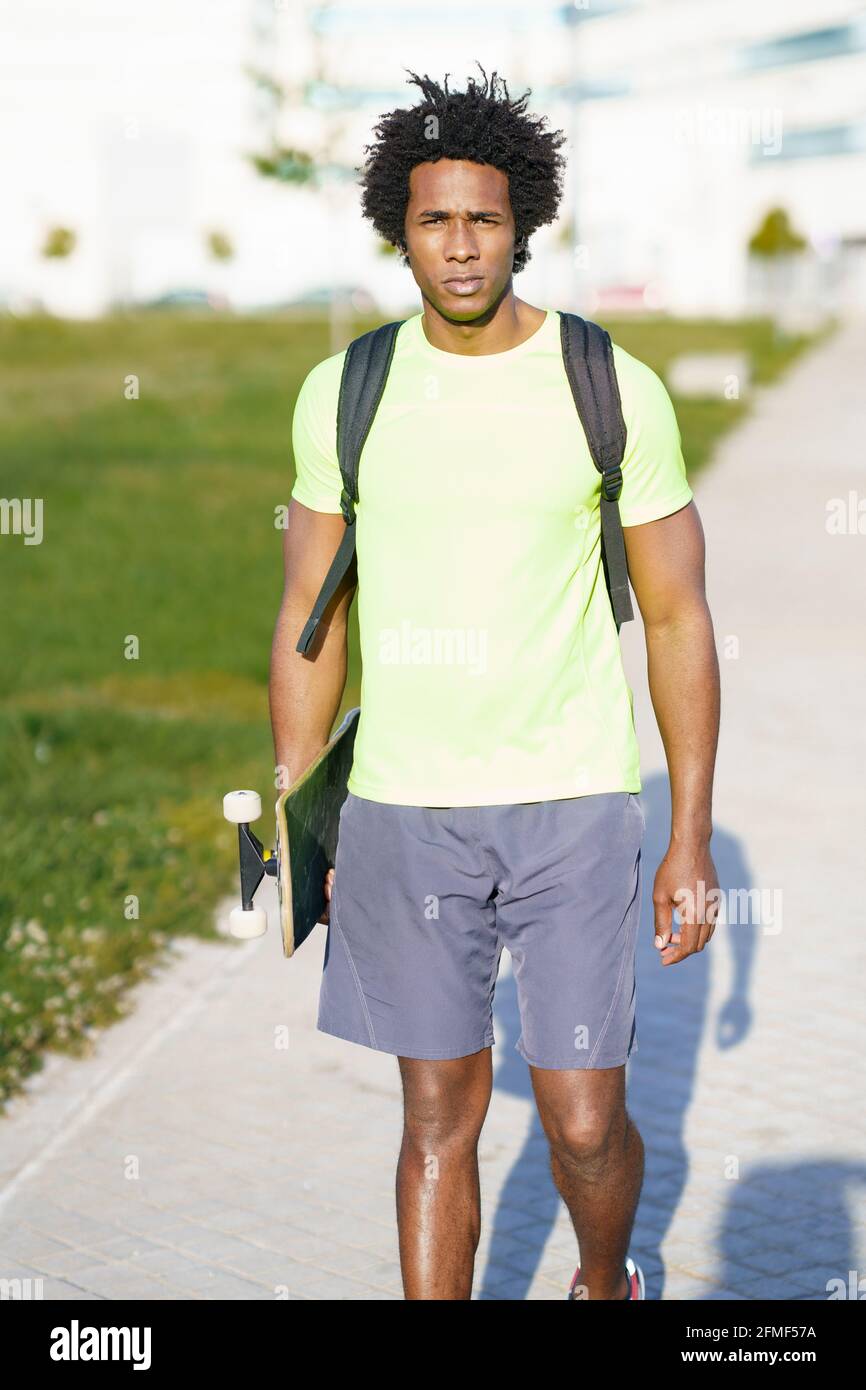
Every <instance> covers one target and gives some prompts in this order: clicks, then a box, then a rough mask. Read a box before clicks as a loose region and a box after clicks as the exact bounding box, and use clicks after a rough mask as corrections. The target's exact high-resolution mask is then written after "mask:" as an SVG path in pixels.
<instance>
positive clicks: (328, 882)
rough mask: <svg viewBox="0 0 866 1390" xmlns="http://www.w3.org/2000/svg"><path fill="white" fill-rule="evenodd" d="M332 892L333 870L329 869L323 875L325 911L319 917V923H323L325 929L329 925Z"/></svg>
mask: <svg viewBox="0 0 866 1390" xmlns="http://www.w3.org/2000/svg"><path fill="white" fill-rule="evenodd" d="M333 891H334V870H333V869H329V870H328V872H327V873H326V874H325V910H324V912H323V913H322V915H321V917H320V918H319V921H320V922H323V923H324V925H325V926H326V927H327V926H328V924H329V922H330V914H331V894H332V893H333Z"/></svg>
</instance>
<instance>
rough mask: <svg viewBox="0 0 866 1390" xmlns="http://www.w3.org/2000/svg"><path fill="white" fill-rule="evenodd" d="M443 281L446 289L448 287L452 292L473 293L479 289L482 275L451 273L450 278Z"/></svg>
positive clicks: (482, 279) (481, 283)
mask: <svg viewBox="0 0 866 1390" xmlns="http://www.w3.org/2000/svg"><path fill="white" fill-rule="evenodd" d="M444 283H445V287H446V289H449V290H450V291H451V293H452V294H460V295H467V294H475V292H476V291H477V290H480V289H481V286H482V285H483V284H484V276H483V275H452V276H451V278H450V279H448V280H446V281H445V282H444Z"/></svg>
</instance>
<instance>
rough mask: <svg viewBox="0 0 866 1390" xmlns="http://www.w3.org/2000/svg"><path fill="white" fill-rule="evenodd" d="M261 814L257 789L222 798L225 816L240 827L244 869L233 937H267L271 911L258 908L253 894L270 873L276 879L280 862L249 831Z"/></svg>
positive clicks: (233, 917) (233, 912)
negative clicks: (269, 912)
mask: <svg viewBox="0 0 866 1390" xmlns="http://www.w3.org/2000/svg"><path fill="white" fill-rule="evenodd" d="M261 814H262V799H261V797H260V796H259V794H258V792H251V791H237V792H228V793H227V794H226V795H225V796H224V797H223V815H224V816H225V818H226V820H227V821H230V822H231V824H232V825H236V826H237V828H238V855H239V859H240V869H241V904H242V905H241V906H240V907H233V908H232V910H231V913H230V914H229V931H230V932H231V934H232V936H237V937H240V938H241V939H242V940H246V941H248V940H250V939H251V938H252V937H255V936H264V934H265V932H266V931H267V929H268V914H267V913H266V912H265V910H264V908H263V907H256V906H255V905H254V903H253V897H254V895H255V892H256V889H257V888H258V886H259V884H260V883H261V881H262V879H263V878H264V876H265V874H268V876H269V877H271V878H276V876H277V871H278V863H277V858H276V855H274V854H272V853H271V852H270V850H266V849H264V847H263V845H262V842H261V840H259V839H258V838H257V837H256V836H255V835H254V834H253V832H252V831H251V830H250V825H251V823H252V822H253V821H256V820H258V819H259V817H260V816H261Z"/></svg>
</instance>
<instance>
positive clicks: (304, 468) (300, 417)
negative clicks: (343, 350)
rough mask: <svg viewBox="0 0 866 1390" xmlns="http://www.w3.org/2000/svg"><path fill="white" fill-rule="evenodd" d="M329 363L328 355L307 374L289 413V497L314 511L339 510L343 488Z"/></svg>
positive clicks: (335, 378)
mask: <svg viewBox="0 0 866 1390" xmlns="http://www.w3.org/2000/svg"><path fill="white" fill-rule="evenodd" d="M333 363H334V359H332V358H328V359H326V360H325V361H324V362H320V363H318V365H317V366H315V367H313V369H312V371H310V372H309V373H308V374H307V376H306V377H305V379H304V382H303V385H302V386H301V389H300V391H299V392H298V398H297V400H296V401H295V411H294V415H293V416H292V453H293V455H294V460H295V482H294V486H293V487H292V497H294V498H295V499H296V501H298V502H301V503H302V504H303V506H305V507H309V508H310V510H311V511H314V512H339V511H340V497H341V495H342V491H343V480H342V477H341V475H340V464H339V460H338V458H337V395H338V393H339V372H337V373H336V377H335V372H334V370H333ZM335 380H336V390H334V389H333V388H334V382H335Z"/></svg>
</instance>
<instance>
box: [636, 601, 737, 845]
mask: <svg viewBox="0 0 866 1390" xmlns="http://www.w3.org/2000/svg"><path fill="white" fill-rule="evenodd" d="M646 646H647V672H648V676H649V688H650V695H651V697H652V703H653V709H654V710H655V716H656V719H657V721H658V726H659V731H660V733H661V736H662V742H663V743H664V748H665V755H666V757H667V764H668V773H669V775H670V783H671V840H672V842H680V843H683V844H694V843H696V842H702V843H707V842H708V841H709V838H710V835H711V833H712V791H713V769H714V766H715V761H716V747H717V744H718V736H719V663H718V658H717V656H716V644H715V638H714V635H713V624H712V619H711V617H710V611H709V608H708V607H707V604H706V602H705V601H704V600H703V599H697V598H695V599H694V600H693V601H691V602H690V603H688V604H687V605H685V606H683V608H682V609H681V611H679V612H677V613H676V615H674V616H671V617H669V618H667V619H666V620H665V621H664V622H659V623H657V624H650V625H648V626H647V628H646Z"/></svg>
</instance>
